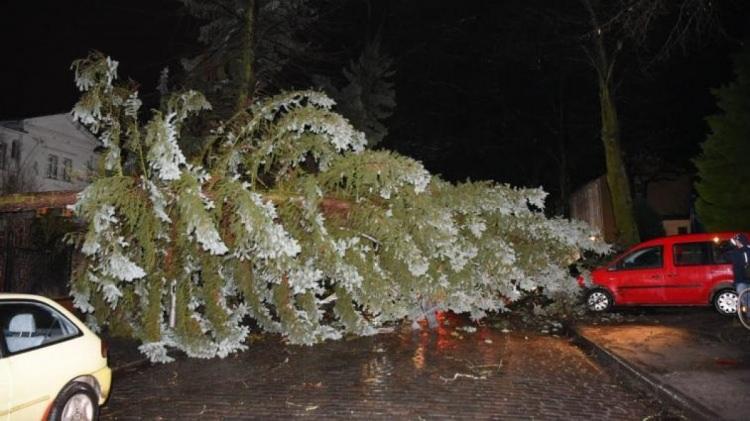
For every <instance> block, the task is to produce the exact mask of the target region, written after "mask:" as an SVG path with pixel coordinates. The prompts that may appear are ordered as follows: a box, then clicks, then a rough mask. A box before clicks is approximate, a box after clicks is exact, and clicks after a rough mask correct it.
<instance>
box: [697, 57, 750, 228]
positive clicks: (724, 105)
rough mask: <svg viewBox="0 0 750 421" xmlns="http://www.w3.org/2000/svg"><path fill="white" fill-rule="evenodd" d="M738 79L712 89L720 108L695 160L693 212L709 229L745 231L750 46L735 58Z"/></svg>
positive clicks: (749, 181) (749, 220) (749, 187)
mask: <svg viewBox="0 0 750 421" xmlns="http://www.w3.org/2000/svg"><path fill="white" fill-rule="evenodd" d="M735 73H736V75H737V79H736V80H735V81H734V82H732V83H730V84H728V85H725V86H722V87H721V88H719V89H716V90H714V95H715V96H716V99H717V105H718V106H719V108H720V109H721V112H720V113H718V114H715V115H712V116H710V117H708V118H707V121H708V125H709V126H710V128H711V133H710V134H709V136H708V139H707V140H706V142H705V143H703V153H702V154H701V155H700V156H699V157H698V158H696V159H695V165H696V166H697V167H698V176H699V178H700V179H699V180H698V182H697V183H696V184H695V189H696V190H697V192H698V201H697V202H696V210H697V211H698V216H699V217H700V221H701V222H702V223H703V224H704V225H705V226H706V228H708V229H709V230H712V231H720V230H743V231H748V230H750V165H748V157H750V120H748V118H747V116H748V115H749V114H750V47H748V45H747V44H745V48H744V49H743V50H742V52H741V53H740V54H738V55H737V56H736V58H735Z"/></svg>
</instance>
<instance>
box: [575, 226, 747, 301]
mask: <svg viewBox="0 0 750 421" xmlns="http://www.w3.org/2000/svg"><path fill="white" fill-rule="evenodd" d="M733 234H734V233H731V232H723V233H713V234H711V233H703V234H684V235H674V236H669V237H661V238H656V239H653V240H649V241H645V242H643V243H640V244H638V245H636V246H634V247H632V248H631V249H630V250H628V251H626V252H625V253H623V254H621V255H620V256H618V257H617V258H615V259H614V260H613V261H612V262H611V263H609V264H607V265H606V266H603V267H600V268H597V269H595V270H594V271H593V272H592V273H591V283H592V285H591V286H590V287H589V289H588V291H587V293H586V306H587V307H588V309H589V310H591V311H597V312H599V311H607V310H609V309H611V308H612V307H613V306H709V305H713V306H714V307H715V308H716V310H717V311H718V312H719V313H721V314H723V315H732V314H735V313H736V311H737V293H736V291H735V290H734V287H733V284H732V281H733V275H732V267H731V265H730V264H729V263H727V262H726V261H725V260H724V259H723V258H722V248H721V244H723V243H724V242H726V241H727V240H729V239H730V238H731V237H732V235H733ZM579 282H580V281H579Z"/></svg>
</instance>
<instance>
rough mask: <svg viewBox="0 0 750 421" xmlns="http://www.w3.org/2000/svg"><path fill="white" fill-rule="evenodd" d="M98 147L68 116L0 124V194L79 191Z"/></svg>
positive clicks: (91, 170) (90, 171) (90, 172)
mask: <svg viewBox="0 0 750 421" xmlns="http://www.w3.org/2000/svg"><path fill="white" fill-rule="evenodd" d="M99 145H100V143H99V141H98V140H97V139H96V138H95V137H94V136H93V135H92V134H91V133H89V132H88V131H87V130H86V129H85V128H84V127H82V126H81V125H80V124H78V123H76V122H74V121H73V119H72V118H71V116H70V114H54V115H48V116H41V117H34V118H27V119H24V120H17V121H4V122H0V194H6V193H16V192H32V191H67V190H81V189H82V188H83V187H85V186H86V185H87V184H88V183H89V182H90V180H91V177H92V175H93V174H94V172H95V169H96V163H97V160H98V155H99V154H98V153H97V152H95V149H96V148H97V146H99Z"/></svg>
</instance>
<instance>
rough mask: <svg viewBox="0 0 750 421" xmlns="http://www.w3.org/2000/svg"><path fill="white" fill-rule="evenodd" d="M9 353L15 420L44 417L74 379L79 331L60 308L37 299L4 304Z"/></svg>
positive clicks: (1, 313) (0, 312) (0, 315)
mask: <svg viewBox="0 0 750 421" xmlns="http://www.w3.org/2000/svg"><path fill="white" fill-rule="evenodd" d="M0 319H2V324H3V333H4V336H5V344H6V347H5V350H6V351H8V355H7V356H6V357H5V358H3V359H2V360H3V361H4V362H5V364H6V369H7V371H8V375H9V378H10V382H11V385H12V394H11V397H10V415H11V419H13V420H27V419H28V420H31V419H37V420H38V419H41V418H42V416H43V415H44V412H45V411H46V409H47V408H48V407H49V405H50V403H51V402H52V400H54V399H55V397H56V394H57V393H58V392H59V391H60V389H61V388H62V387H63V386H64V384H65V383H66V382H67V381H69V380H70V375H69V374H68V373H67V371H69V368H68V367H69V365H70V364H72V365H73V366H75V364H76V363H77V361H75V360H76V358H77V354H76V348H75V342H76V339H77V336H78V335H79V330H78V329H77V328H76V327H75V326H74V325H73V324H72V323H71V322H69V321H67V319H65V318H64V317H62V316H61V315H60V314H59V313H58V312H57V311H55V310H54V309H52V308H50V307H48V306H47V305H45V304H43V303H40V302H34V301H22V300H18V301H5V302H2V303H0Z"/></svg>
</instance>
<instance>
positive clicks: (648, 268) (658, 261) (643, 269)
mask: <svg viewBox="0 0 750 421" xmlns="http://www.w3.org/2000/svg"><path fill="white" fill-rule="evenodd" d="M663 249H664V248H663V247H662V246H661V245H657V246H651V247H643V248H639V249H636V250H633V251H631V252H630V253H628V254H627V255H625V256H623V258H622V259H620V260H619V261H618V262H617V264H616V266H615V267H614V268H613V271H612V272H611V273H609V274H608V275H610V276H612V277H613V278H614V279H613V280H614V282H613V284H614V285H613V286H615V288H616V291H615V294H616V298H615V302H616V303H618V304H635V305H638V304H659V303H662V302H663V301H664V299H665V297H664V296H665V290H664V258H663V256H664V252H663Z"/></svg>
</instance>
